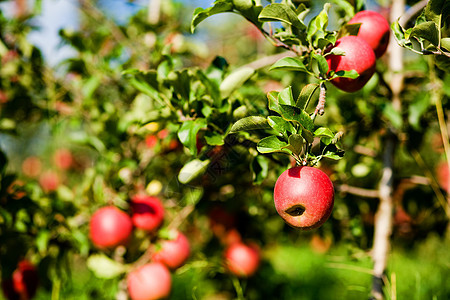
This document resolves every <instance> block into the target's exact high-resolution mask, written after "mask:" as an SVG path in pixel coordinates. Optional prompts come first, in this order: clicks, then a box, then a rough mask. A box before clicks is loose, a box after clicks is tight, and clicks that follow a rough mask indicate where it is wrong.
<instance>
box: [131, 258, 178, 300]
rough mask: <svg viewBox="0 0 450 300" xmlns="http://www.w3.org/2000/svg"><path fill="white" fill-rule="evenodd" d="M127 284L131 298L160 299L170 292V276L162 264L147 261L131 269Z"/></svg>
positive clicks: (140, 299)
mask: <svg viewBox="0 0 450 300" xmlns="http://www.w3.org/2000/svg"><path fill="white" fill-rule="evenodd" d="M127 285H128V293H129V295H130V298H131V299H132V300H151V299H162V298H166V297H168V296H169V294H170V290H171V288H172V278H171V277H170V272H169V270H168V269H167V267H166V266H164V265H163V264H161V263H149V264H146V265H144V266H142V267H139V268H137V269H135V270H134V271H131V272H130V273H129V274H128V278H127Z"/></svg>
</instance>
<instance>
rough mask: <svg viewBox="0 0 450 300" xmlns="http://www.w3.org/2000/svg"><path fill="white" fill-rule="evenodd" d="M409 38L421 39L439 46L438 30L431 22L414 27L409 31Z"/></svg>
mask: <svg viewBox="0 0 450 300" xmlns="http://www.w3.org/2000/svg"><path fill="white" fill-rule="evenodd" d="M411 37H417V38H422V39H425V40H427V41H429V42H430V43H432V44H433V45H435V46H438V45H439V30H438V28H437V27H436V24H435V23H434V22H432V21H429V22H425V23H421V24H419V25H416V26H414V27H413V29H412V30H411Z"/></svg>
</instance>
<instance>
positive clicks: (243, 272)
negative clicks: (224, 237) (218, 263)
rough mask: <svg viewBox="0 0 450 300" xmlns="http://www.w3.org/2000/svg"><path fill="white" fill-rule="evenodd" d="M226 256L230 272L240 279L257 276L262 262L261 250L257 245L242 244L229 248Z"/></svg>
mask: <svg viewBox="0 0 450 300" xmlns="http://www.w3.org/2000/svg"><path fill="white" fill-rule="evenodd" d="M224 256H225V265H226V267H227V269H228V271H230V272H231V273H233V274H234V275H236V276H238V277H250V276H252V275H253V274H255V272H256V271H257V270H258V267H259V263H260V260H261V258H260V254H259V249H258V248H257V247H256V246H255V245H247V244H244V243H242V242H237V243H234V244H232V245H230V246H228V248H227V249H226V250H225V255H224Z"/></svg>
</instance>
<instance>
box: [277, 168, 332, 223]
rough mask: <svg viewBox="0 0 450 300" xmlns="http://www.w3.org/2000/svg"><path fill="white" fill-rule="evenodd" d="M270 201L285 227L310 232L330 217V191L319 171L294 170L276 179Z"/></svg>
mask: <svg viewBox="0 0 450 300" xmlns="http://www.w3.org/2000/svg"><path fill="white" fill-rule="evenodd" d="M273 197H274V202H275V208H276V210H277V212H278V214H279V215H280V216H281V218H283V220H284V221H285V222H286V223H287V224H289V225H291V226H292V227H295V228H301V229H312V228H317V227H319V226H320V225H322V224H323V223H324V222H325V221H326V220H327V219H328V218H329V216H330V215H331V211H332V210H333V204H334V188H333V183H332V182H331V180H330V178H329V177H328V176H327V175H326V174H325V173H324V172H322V171H321V170H319V169H316V168H313V167H306V166H297V167H293V168H291V169H288V170H286V171H284V172H283V173H282V174H281V175H280V177H278V179H277V182H276V183H275V189H274V194H273Z"/></svg>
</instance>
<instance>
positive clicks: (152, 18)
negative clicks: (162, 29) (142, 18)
mask: <svg viewBox="0 0 450 300" xmlns="http://www.w3.org/2000/svg"><path fill="white" fill-rule="evenodd" d="M160 13H161V0H149V2H148V15H147V20H148V22H149V23H150V24H156V23H158V22H159V17H160Z"/></svg>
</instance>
